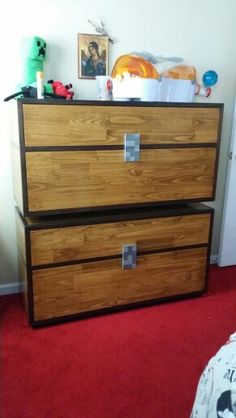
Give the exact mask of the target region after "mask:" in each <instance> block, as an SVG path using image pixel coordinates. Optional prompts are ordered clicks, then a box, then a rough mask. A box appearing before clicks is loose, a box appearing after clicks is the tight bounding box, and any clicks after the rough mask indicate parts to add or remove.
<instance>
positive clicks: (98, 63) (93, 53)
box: [78, 33, 109, 79]
mask: <svg viewBox="0 0 236 418" xmlns="http://www.w3.org/2000/svg"><path fill="white" fill-rule="evenodd" d="M108 43H109V41H108V36H103V35H89V34H86V33H79V34H78V77H79V78H91V79H93V78H95V77H96V76H97V75H108Z"/></svg>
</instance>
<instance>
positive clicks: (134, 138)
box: [124, 134, 140, 161]
mask: <svg viewBox="0 0 236 418" xmlns="http://www.w3.org/2000/svg"><path fill="white" fill-rule="evenodd" d="M139 157H140V134H125V135H124V161H139Z"/></svg>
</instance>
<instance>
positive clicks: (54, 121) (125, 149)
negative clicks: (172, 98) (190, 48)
mask: <svg viewBox="0 0 236 418" xmlns="http://www.w3.org/2000/svg"><path fill="white" fill-rule="evenodd" d="M17 103H18V127H19V129H18V132H15V134H14V143H13V147H12V149H13V161H14V164H13V167H14V194H15V199H16V202H17V206H18V208H17V216H16V219H17V236H18V254H19V272H20V277H21V280H22V283H23V289H24V295H25V298H24V299H25V305H26V311H27V313H28V318H29V323H30V324H31V325H32V326H38V325H43V324H48V323H54V322H58V321H62V320H68V319H72V318H77V317H81V316H85V315H91V314H95V313H99V312H105V311H110V310H115V309H120V308H124V307H126V308H127V307H133V306H137V305H141V304H142V305H144V304H148V303H149V304H150V303H154V302H157V301H161V300H168V299H173V298H177V297H178V298H180V297H186V296H190V295H197V294H200V293H202V292H203V291H204V290H205V289H206V282H207V268H208V262H209V256H210V243H211V230H212V219H213V210H212V209H210V208H209V207H207V206H205V205H203V204H201V203H199V202H202V201H210V200H214V196H215V187H216V175H217V164H218V154H219V141H220V132H221V122H222V113H223V105H221V104H182V103H181V104H173V103H172V104H169V103H168V104H167V103H153V102H149V103H147V102H132V103H131V102H96V101H94V102H86V101H70V102H67V101H59V100H54V101H48V100H43V101H33V100H18V101H17ZM17 136H18V139H19V141H17Z"/></svg>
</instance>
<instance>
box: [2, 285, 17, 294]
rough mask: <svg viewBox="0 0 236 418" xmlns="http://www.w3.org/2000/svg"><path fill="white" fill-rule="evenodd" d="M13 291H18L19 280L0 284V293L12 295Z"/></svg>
mask: <svg viewBox="0 0 236 418" xmlns="http://www.w3.org/2000/svg"><path fill="white" fill-rule="evenodd" d="M14 293H20V283H19V282H15V283H6V284H0V295H12V294H14Z"/></svg>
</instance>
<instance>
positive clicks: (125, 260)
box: [122, 244, 137, 270]
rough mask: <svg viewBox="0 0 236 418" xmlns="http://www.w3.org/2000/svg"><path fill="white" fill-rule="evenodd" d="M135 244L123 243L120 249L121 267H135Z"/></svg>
mask: <svg viewBox="0 0 236 418" xmlns="http://www.w3.org/2000/svg"><path fill="white" fill-rule="evenodd" d="M136 257H137V245H136V244H125V245H123V249H122V269H123V270H127V269H134V268H135V267H136Z"/></svg>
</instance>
